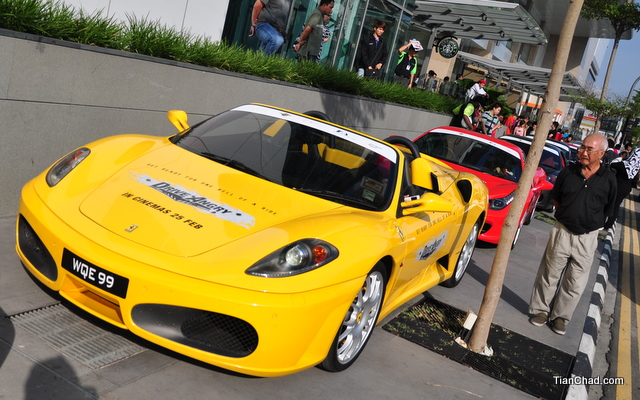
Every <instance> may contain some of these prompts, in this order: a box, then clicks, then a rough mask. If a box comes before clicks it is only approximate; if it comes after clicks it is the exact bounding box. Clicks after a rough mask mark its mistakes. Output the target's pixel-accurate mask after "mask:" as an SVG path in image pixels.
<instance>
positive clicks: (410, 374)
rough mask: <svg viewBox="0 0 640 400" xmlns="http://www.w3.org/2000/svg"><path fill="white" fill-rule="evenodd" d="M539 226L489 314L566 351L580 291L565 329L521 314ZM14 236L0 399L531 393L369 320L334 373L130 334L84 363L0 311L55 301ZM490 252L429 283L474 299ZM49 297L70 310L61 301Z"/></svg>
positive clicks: (5, 291)
mask: <svg viewBox="0 0 640 400" xmlns="http://www.w3.org/2000/svg"><path fill="white" fill-rule="evenodd" d="M548 229H549V226H548V225H546V224H544V223H542V222H540V221H536V220H534V221H533V222H532V224H531V225H530V226H529V227H527V229H523V232H522V236H521V239H520V243H519V244H518V245H517V246H516V248H515V249H514V251H513V252H512V256H511V259H510V266H509V272H508V274H507V278H506V280H505V288H504V290H503V296H502V297H503V300H501V302H500V304H499V306H498V312H497V313H496V317H495V319H494V322H495V323H497V324H499V325H502V326H505V327H507V328H510V329H512V330H514V331H517V332H518V333H521V334H524V335H526V336H528V337H531V338H534V339H535V340H538V341H541V342H543V343H546V344H549V345H551V346H554V347H556V348H558V349H561V350H563V351H566V352H568V353H570V354H575V353H576V351H577V348H578V343H579V341H580V337H581V331H582V325H584V318H585V315H586V309H587V308H588V297H589V296H588V295H589V293H585V296H584V299H586V301H584V302H582V303H581V304H580V306H579V308H578V310H576V315H579V316H580V318H577V319H576V320H575V321H572V323H571V324H570V325H569V327H568V332H567V335H565V336H559V335H555V334H554V333H553V332H552V331H551V330H550V329H548V328H543V327H540V328H536V327H533V326H532V325H530V324H529V323H528V321H527V317H526V315H524V314H523V311H525V312H526V309H525V307H526V302H527V301H528V297H529V295H530V291H531V287H530V285H531V282H533V281H532V278H531V276H532V275H533V274H535V270H536V269H537V261H536V259H535V257H532V254H536V253H540V254H542V252H541V250H540V249H541V248H542V249H543V248H544V244H545V243H546V232H548ZM14 246H15V235H14V219H13V218H0V399H11V400H21V399H28V400H48V399H61V400H76V399H104V400H116V399H136V400H145V399H149V400H152V399H153V400H163V399H172V400H173V399H182V398H189V399H221V400H222V399H224V400H235V399H243V400H244V399H258V398H259V399H278V400H284V399H296V400H298V399H301V398H304V399H363V400H364V399H386V398H388V399H407V400H410V399H411V400H413V399H425V398H429V399H436V400H438V399H443V400H450V399H474V400H477V399H514V400H517V399H533V397H532V396H530V395H528V394H526V393H523V392H521V391H519V390H517V389H514V388H512V387H511V386H509V385H507V384H504V383H502V382H499V381H497V380H495V379H493V378H490V377H488V376H486V375H484V374H482V373H480V372H477V371H475V370H473V369H471V368H469V367H467V366H464V365H461V364H459V363H457V362H454V361H452V360H449V359H447V358H445V357H443V356H441V355H439V354H436V353H434V352H431V351H429V350H427V349H424V348H422V347H420V346H418V345H416V344H413V343H411V342H409V341H407V340H405V339H402V338H400V337H397V336H394V335H392V334H390V333H388V332H386V331H384V330H383V329H376V332H375V333H374V335H373V336H372V338H371V341H370V343H369V344H368V346H367V348H366V349H365V351H364V353H363V354H362V356H361V357H360V358H359V360H358V361H357V362H356V363H355V364H354V365H353V366H352V367H351V368H349V369H348V370H346V371H344V372H342V373H336V374H331V373H327V372H324V371H322V370H320V369H317V368H311V369H309V370H306V371H303V372H301V373H298V374H294V375H290V376H285V377H279V378H253V377H246V376H239V375H237V374H233V373H229V372H226V371H222V370H220V369H217V368H215V367H211V366H209V365H205V364H202V363H199V362H196V361H193V360H190V359H186V358H184V357H182V356H180V355H177V354H175V353H171V352H169V351H167V350H164V349H160V348H157V347H154V346H153V345H150V344H149V343H146V342H144V341H138V340H136V339H134V341H135V342H136V344H137V345H140V346H142V349H141V351H140V352H139V353H137V354H134V355H130V356H128V357H127V358H124V359H121V360H119V361H116V362H113V363H111V364H108V365H105V366H101V367H98V368H96V367H92V366H89V365H88V363H86V362H80V361H78V360H77V359H76V358H73V357H69V356H67V355H65V354H63V352H62V351H61V350H59V349H57V348H55V347H53V346H52V345H51V344H50V343H47V342H46V341H45V340H44V339H43V337H44V335H45V334H46V332H43V333H42V334H38V335H36V334H32V333H30V331H29V330H27V329H25V328H23V327H20V326H16V324H14V323H12V319H9V318H5V316H13V315H16V314H20V313H23V312H26V311H29V310H37V309H40V308H42V307H46V306H50V305H54V304H57V303H58V302H59V299H57V298H55V297H53V296H52V295H50V294H48V293H47V292H45V291H44V290H43V289H42V288H40V287H39V286H38V285H37V284H36V283H35V282H34V281H33V280H32V279H31V278H30V277H29V276H28V275H27V273H26V271H25V269H24V268H23V267H22V266H21V265H20V262H19V260H18V258H17V256H16V255H15V250H14ZM494 252H495V249H492V248H479V249H477V251H476V254H475V255H474V259H473V262H472V265H471V266H470V269H469V272H468V276H466V277H465V279H463V281H462V283H461V284H460V285H459V286H458V287H457V288H455V289H445V288H440V287H438V288H436V289H434V290H432V291H430V293H431V294H432V295H433V296H434V297H436V298H437V299H439V300H440V301H443V302H447V303H449V304H450V305H452V306H454V307H458V308H462V309H466V308H469V307H470V304H473V305H474V306H479V305H480V301H481V299H482V294H483V290H484V282H486V278H487V276H488V268H490V266H491V260H492V254H493V253H494ZM596 261H597V260H596ZM594 279H595V277H594V278H593V279H592V282H593V280H594ZM592 286H593V284H592V283H591V284H590V286H589V287H592ZM418 299H419V298H418ZM56 307H59V308H60V309H61V310H62V311H63V312H66V313H69V314H73V313H72V312H71V311H69V309H67V308H66V307H62V306H56ZM473 308H475V307H473ZM476 311H477V308H476ZM79 315H80V318H79V319H80V320H82V321H83V323H87V324H88V325H90V326H91V327H92V329H96V326H95V324H91V323H89V322H86V319H87V318H86V315H84V314H79ZM97 329H99V330H100V331H103V329H102V328H97ZM110 330H111V329H107V330H104V333H105V335H114V336H117V338H118V339H122V332H119V331H117V330H111V331H112V332H109V331H110ZM125 336H126V334H125ZM72 342H73V341H72Z"/></svg>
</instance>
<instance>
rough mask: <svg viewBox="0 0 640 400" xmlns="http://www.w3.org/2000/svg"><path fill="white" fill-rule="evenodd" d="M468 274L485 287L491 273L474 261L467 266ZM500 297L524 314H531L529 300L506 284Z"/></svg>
mask: <svg viewBox="0 0 640 400" xmlns="http://www.w3.org/2000/svg"><path fill="white" fill-rule="evenodd" d="M466 274H467V275H468V276H470V277H471V278H473V279H475V280H476V281H478V282H479V283H480V284H481V285H482V286H483V287H486V286H487V282H488V281H489V273H487V272H486V271H485V270H483V269H482V268H480V267H478V266H477V265H475V264H474V263H473V262H472V263H470V264H469V268H467V273H466ZM500 298H501V299H502V300H504V301H505V302H506V303H507V304H509V305H510V306H511V307H513V308H514V309H516V310H518V311H520V312H521V313H522V314H524V315H528V314H529V302H528V301H526V300H524V299H523V298H522V297H520V296H519V295H518V294H517V293H516V292H514V291H513V290H511V289H509V288H508V287H507V286H505V285H503V286H502V293H501V294H500Z"/></svg>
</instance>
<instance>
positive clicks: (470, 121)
mask: <svg viewBox="0 0 640 400" xmlns="http://www.w3.org/2000/svg"><path fill="white" fill-rule="evenodd" d="M483 106H484V96H476V97H475V98H473V100H471V101H469V102H467V103H464V104H461V105H459V106H458V107H456V108H454V109H453V118H452V119H451V122H450V123H449V125H450V126H455V127H458V128H464V129H469V130H470V131H475V128H476V126H477V123H478V122H477V121H474V119H475V118H474V116H475V115H476V113H477V112H478V111H479V110H482V107H483Z"/></svg>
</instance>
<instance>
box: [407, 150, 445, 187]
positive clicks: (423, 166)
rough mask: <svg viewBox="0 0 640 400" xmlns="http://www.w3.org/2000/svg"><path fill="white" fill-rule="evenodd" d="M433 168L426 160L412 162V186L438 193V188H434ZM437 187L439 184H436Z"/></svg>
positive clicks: (418, 159)
mask: <svg viewBox="0 0 640 400" xmlns="http://www.w3.org/2000/svg"><path fill="white" fill-rule="evenodd" d="M434 176H435V175H433V168H432V167H431V164H430V163H429V161H427V160H426V159H424V158H416V159H415V160H413V161H411V184H412V185H413V186H418V187H421V188H423V189H427V190H435V191H437V190H438V188H437V187H433V186H434V185H433V177H434ZM436 186H437V184H436Z"/></svg>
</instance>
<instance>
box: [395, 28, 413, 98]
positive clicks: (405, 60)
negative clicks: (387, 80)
mask: <svg viewBox="0 0 640 400" xmlns="http://www.w3.org/2000/svg"><path fill="white" fill-rule="evenodd" d="M416 47H418V44H417V43H415V46H414V41H413V40H410V41H409V43H407V44H405V45H404V46H401V47H400V48H399V49H398V64H397V65H396V69H395V76H394V77H393V80H394V82H396V83H400V84H401V85H403V86H406V87H408V88H412V87H413V82H414V81H415V78H416V73H417V72H418V57H416V56H417V55H418V51H417V50H416Z"/></svg>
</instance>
